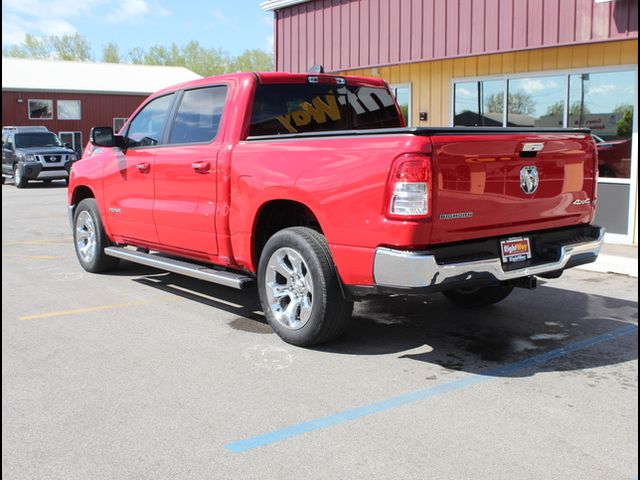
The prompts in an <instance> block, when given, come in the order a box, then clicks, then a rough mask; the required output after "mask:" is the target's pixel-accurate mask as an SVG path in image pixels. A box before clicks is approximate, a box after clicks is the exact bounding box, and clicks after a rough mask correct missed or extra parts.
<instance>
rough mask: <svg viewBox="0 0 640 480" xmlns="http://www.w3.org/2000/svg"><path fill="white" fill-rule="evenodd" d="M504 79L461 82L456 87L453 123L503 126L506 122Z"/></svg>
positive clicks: (467, 125) (469, 125)
mask: <svg viewBox="0 0 640 480" xmlns="http://www.w3.org/2000/svg"><path fill="white" fill-rule="evenodd" d="M503 112H504V81H502V80H488V81H482V82H460V83H456V84H455V88H454V113H453V125H454V126H456V127H458V126H463V127H501V126H502V125H503V123H504V118H503V117H504V113H503Z"/></svg>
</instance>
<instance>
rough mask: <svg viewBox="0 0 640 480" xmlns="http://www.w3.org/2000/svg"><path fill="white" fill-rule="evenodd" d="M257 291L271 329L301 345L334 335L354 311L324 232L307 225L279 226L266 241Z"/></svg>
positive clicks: (314, 343) (311, 343) (286, 340)
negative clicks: (277, 230)
mask: <svg viewBox="0 0 640 480" xmlns="http://www.w3.org/2000/svg"><path fill="white" fill-rule="evenodd" d="M258 292H259V294H260V302H261V304H262V310H263V311H264V314H265V316H266V317H267V321H268V322H269V324H270V325H271V327H272V328H273V330H274V331H275V332H276V333H277V334H278V335H279V336H280V338H282V339H283V340H284V341H285V342H287V343H290V344H292V345H297V346H300V347H308V346H311V345H316V344H319V343H323V342H327V341H329V340H332V339H334V338H336V337H338V336H339V335H340V334H341V333H342V332H343V331H344V329H345V328H346V326H347V325H348V322H349V319H350V318H351V312H352V310H353V303H352V302H348V301H347V300H345V299H344V297H343V295H342V291H341V289H340V283H339V279H338V274H337V272H336V269H335V266H334V265H333V260H332V259H331V253H330V251H329V246H328V245H327V242H326V240H325V238H324V236H323V235H321V234H320V233H318V232H316V231H315V230H312V229H310V228H306V227H293V228H287V229H284V230H281V231H279V232H278V233H276V234H275V235H273V236H272V237H271V238H270V239H269V240H268V241H267V243H266V245H265V247H264V249H263V251H262V255H261V256H260V264H259V268H258Z"/></svg>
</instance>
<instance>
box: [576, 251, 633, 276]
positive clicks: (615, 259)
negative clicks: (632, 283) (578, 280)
mask: <svg viewBox="0 0 640 480" xmlns="http://www.w3.org/2000/svg"><path fill="white" fill-rule="evenodd" d="M577 268H579V269H581V270H588V271H590V272H601V273H618V274H620V275H628V276H630V277H635V278H638V259H637V258H632V257H623V256H618V255H608V254H605V253H601V254H600V255H598V260H596V261H595V262H594V263H588V264H587V265H580V266H579V267H577Z"/></svg>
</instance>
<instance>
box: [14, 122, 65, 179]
mask: <svg viewBox="0 0 640 480" xmlns="http://www.w3.org/2000/svg"><path fill="white" fill-rule="evenodd" d="M77 159H78V155H77V154H76V152H75V151H74V150H72V149H71V148H68V147H67V146H65V145H64V144H63V143H62V142H61V141H60V139H59V138H58V136H57V135H56V134H55V133H53V132H50V131H49V130H47V128H46V127H3V128H2V183H3V184H4V181H5V178H7V177H9V178H11V177H12V178H13V181H14V183H15V186H16V187H18V188H24V187H25V186H26V185H27V183H28V182H29V180H41V181H44V182H47V183H48V182H50V181H52V180H61V179H63V180H68V179H69V169H70V168H71V164H72V163H73V162H75V161H76V160H77Z"/></svg>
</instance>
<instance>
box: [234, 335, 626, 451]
mask: <svg viewBox="0 0 640 480" xmlns="http://www.w3.org/2000/svg"><path fill="white" fill-rule="evenodd" d="M637 331H638V326H637V325H628V326H626V327H622V328H619V329H616V330H613V331H611V332H608V333H605V334H603V335H598V336H597V337H593V338H589V339H586V340H582V341H580V342H576V343H572V344H570V345H566V346H564V347H561V348H557V349H555V350H550V351H548V352H546V353H542V354H540V355H535V356H533V357H531V358H528V359H526V360H522V361H520V362H515V363H510V364H508V365H505V366H503V367H500V368H496V369H495V370H491V371H488V372H485V373H483V374H471V375H469V376H467V377H465V378H462V379H460V380H454V381H453V382H449V383H444V384H442V385H436V386H435V387H429V388H425V389H423V390H417V391H415V392H409V393H405V394H402V395H398V396H396V397H392V398H389V399H387V400H382V401H380V402H376V403H372V404H371V405H366V406H363V407H356V408H350V409H347V410H343V411H342V412H338V413H336V414H334V415H329V416H327V417H321V418H317V419H315V420H310V421H308V422H303V423H298V424H296V425H291V426H289V427H285V428H281V429H279V430H275V431H273V432H269V433H265V434H263V435H257V436H255V437H249V438H246V439H244V440H239V441H237V442H232V443H228V444H227V445H225V446H224V447H225V448H226V449H227V450H231V451H232V452H236V453H240V452H246V451H247V450H251V449H253V448H257V447H262V446H264V445H269V444H271V443H276V442H279V441H280V440H285V439H287V438H290V437H295V436H298V435H303V434H305V433H309V432H313V431H315V430H321V429H323V428H327V427H331V426H334V425H339V424H341V423H344V422H348V421H351V420H356V419H358V418H362V417H366V416H369V415H373V414H374V413H379V412H384V411H385V410H390V409H392V408H397V407H400V406H402V405H407V404H410V403H415V402H418V401H421V400H426V399H429V398H432V397H436V396H438V395H442V394H445V393H449V392H452V391H454V390H460V389H463V388H467V387H471V386H473V385H477V384H479V383H484V382H488V381H490V380H494V379H496V378H499V377H503V376H506V375H509V374H511V373H514V372H517V371H519V370H525V369H527V368H530V367H533V366H535V365H539V364H541V363H545V362H548V361H549V360H553V359H555V358H558V357H563V356H565V355H568V354H570V353H573V352H577V351H578V350H584V349H585V348H589V347H593V346H594V345H598V344H600V343H603V342H607V341H609V340H613V339H614V338H618V337H622V336H624V335H629V334H631V333H634V332H637Z"/></svg>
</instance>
